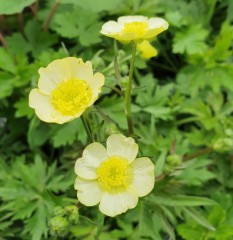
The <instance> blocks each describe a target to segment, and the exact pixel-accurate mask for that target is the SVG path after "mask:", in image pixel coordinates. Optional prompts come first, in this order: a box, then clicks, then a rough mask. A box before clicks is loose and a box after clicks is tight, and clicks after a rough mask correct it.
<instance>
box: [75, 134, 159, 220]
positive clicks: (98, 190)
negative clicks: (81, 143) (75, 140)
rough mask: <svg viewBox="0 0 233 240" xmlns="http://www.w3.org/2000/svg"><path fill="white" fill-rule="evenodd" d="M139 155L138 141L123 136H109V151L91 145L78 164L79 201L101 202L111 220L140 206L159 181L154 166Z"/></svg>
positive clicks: (103, 209)
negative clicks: (139, 201) (139, 200)
mask: <svg viewBox="0 0 233 240" xmlns="http://www.w3.org/2000/svg"><path fill="white" fill-rule="evenodd" d="M137 153H138V145H137V144H136V143H135V141H134V139H133V138H131V137H128V138H127V137H125V136H123V135H121V134H113V135H111V136H110V137H108V139H107V149H105V148H104V147H103V145H101V144H100V143H97V142H94V143H91V144H89V145H88V146H87V147H86V148H85V149H84V151H83V155H82V157H81V158H79V159H78V160H77V161H76V163H75V173H76V174H77V175H78V176H77V178H76V181H75V189H76V190H77V197H78V199H79V201H80V202H81V203H82V204H84V205H86V206H94V205H96V204H98V203H99V209H100V211H101V212H102V213H103V214H105V215H107V216H111V217H114V216H116V215H118V214H121V213H124V212H126V211H127V210H128V209H131V208H134V207H136V205H137V202H138V197H143V196H145V195H147V194H148V193H150V192H151V190H152V189H153V187H154V182H155V176H154V165H153V163H152V162H151V160H150V159H149V158H147V157H142V158H136V156H137ZM135 158H136V159H135Z"/></svg>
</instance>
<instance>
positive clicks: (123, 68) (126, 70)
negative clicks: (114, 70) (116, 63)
mask: <svg viewBox="0 0 233 240" xmlns="http://www.w3.org/2000/svg"><path fill="white" fill-rule="evenodd" d="M121 73H122V75H126V74H128V73H129V67H128V65H127V64H122V65H121Z"/></svg>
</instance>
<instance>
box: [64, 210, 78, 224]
mask: <svg viewBox="0 0 233 240" xmlns="http://www.w3.org/2000/svg"><path fill="white" fill-rule="evenodd" d="M65 211H66V214H67V217H68V221H69V223H70V224H71V225H75V224H77V223H78V220H79V212H78V208H77V207H76V206H74V205H71V206H67V207H65Z"/></svg>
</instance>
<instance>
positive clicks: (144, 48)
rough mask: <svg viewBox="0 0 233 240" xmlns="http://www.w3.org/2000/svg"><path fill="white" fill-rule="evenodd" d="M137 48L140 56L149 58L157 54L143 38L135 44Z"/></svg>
mask: <svg viewBox="0 0 233 240" xmlns="http://www.w3.org/2000/svg"><path fill="white" fill-rule="evenodd" d="M137 49H138V50H139V52H140V55H141V57H142V58H145V59H149V58H152V57H155V56H157V55H158V51H157V49H156V48H154V47H153V46H152V45H151V44H150V42H149V41H147V40H144V41H142V42H141V43H138V44H137Z"/></svg>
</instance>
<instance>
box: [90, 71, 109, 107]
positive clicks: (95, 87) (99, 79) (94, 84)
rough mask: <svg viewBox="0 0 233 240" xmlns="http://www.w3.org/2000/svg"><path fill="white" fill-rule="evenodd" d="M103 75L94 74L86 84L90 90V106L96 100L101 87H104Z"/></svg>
mask: <svg viewBox="0 0 233 240" xmlns="http://www.w3.org/2000/svg"><path fill="white" fill-rule="evenodd" d="M104 80H105V78H104V75H103V74H102V73H96V74H95V75H94V76H93V78H92V79H91V81H88V84H89V86H90V88H91V90H92V100H91V102H90V105H92V104H93V103H94V102H95V100H96V99H97V98H98V94H99V93H100V92H101V87H102V86H103V85H104Z"/></svg>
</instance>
